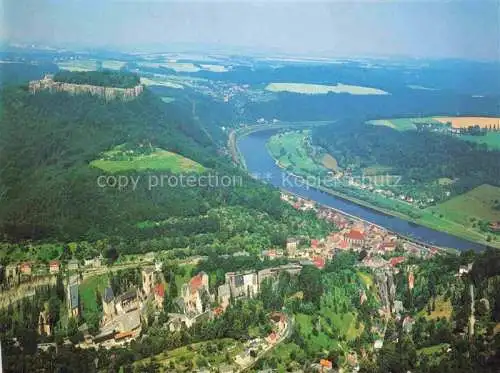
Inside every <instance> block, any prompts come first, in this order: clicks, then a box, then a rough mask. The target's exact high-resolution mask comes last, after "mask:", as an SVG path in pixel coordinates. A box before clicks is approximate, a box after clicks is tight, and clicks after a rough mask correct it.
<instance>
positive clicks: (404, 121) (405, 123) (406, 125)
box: [367, 118, 442, 131]
mask: <svg viewBox="0 0 500 373" xmlns="http://www.w3.org/2000/svg"><path fill="white" fill-rule="evenodd" d="M367 123H369V124H372V125H374V126H386V127H390V128H392V129H395V130H398V131H409V130H414V129H416V127H415V123H433V124H437V125H441V124H442V123H441V122H439V121H437V120H435V119H433V118H394V119H375V120H369V121H368V122H367Z"/></svg>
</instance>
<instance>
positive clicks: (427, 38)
mask: <svg viewBox="0 0 500 373" xmlns="http://www.w3.org/2000/svg"><path fill="white" fill-rule="evenodd" d="M2 2H3V8H4V9H3V11H4V15H3V18H4V22H2V23H3V26H2V29H1V34H0V37H1V38H2V40H3V41H8V42H17V43H43V44H50V45H73V46H89V47H113V48H120V49H127V50H132V49H136V48H137V49H139V50H140V49H146V48H147V47H155V48H157V49H158V51H168V45H169V44H170V45H171V44H176V45H179V44H182V45H189V46H194V45H215V46H220V47H221V48H223V47H224V46H233V47H242V48H247V49H253V50H262V51H269V50H273V51H278V52H287V53H290V54H315V55H328V56H339V57H349V56H352V57H359V56H366V57H370V56H411V57H430V58H450V57H451V58H467V59H489V60H500V0H452V1H438V0H427V1H421V0H412V1H410V0H402V1H401V0H399V1H398V0H381V1H376V0H362V1H349V2H348V1H344V2H342V1H332V0H330V1H322V2H314V1H306V0H302V1H300V0H299V1H283V0H274V1H266V2H264V1H261V2H250V1H237V0H232V1H204V0H197V1H166V0H156V1H154V0H135V1H124V0H81V1H79V0H3V1H2V0H0V3H2Z"/></svg>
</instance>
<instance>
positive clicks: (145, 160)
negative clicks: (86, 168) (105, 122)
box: [90, 149, 205, 173]
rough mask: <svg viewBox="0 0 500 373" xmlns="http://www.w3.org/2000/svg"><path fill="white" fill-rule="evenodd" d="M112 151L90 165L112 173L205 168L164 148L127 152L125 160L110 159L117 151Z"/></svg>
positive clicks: (180, 171)
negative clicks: (133, 152) (134, 152)
mask: <svg viewBox="0 0 500 373" xmlns="http://www.w3.org/2000/svg"><path fill="white" fill-rule="evenodd" d="M111 152H112V153H109V152H108V153H105V154H104V157H103V159H97V160H94V161H92V162H91V163H90V165H91V166H92V167H97V168H100V169H101V170H104V171H106V172H110V173H116V172H125V171H145V170H158V171H170V172H173V173H182V172H203V171H204V169H205V168H204V167H203V166H202V165H201V164H199V163H197V162H195V161H193V160H191V159H189V158H185V157H183V156H181V155H179V154H176V153H172V152H169V151H167V150H163V149H155V151H154V152H153V153H151V154H147V155H130V156H129V155H128V154H127V155H126V156H125V157H124V159H123V160H114V159H113V158H112V159H110V158H109V156H110V155H113V154H114V152H116V151H113V150H112V151H111Z"/></svg>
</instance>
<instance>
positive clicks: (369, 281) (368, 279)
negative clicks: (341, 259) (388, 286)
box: [356, 271, 373, 289]
mask: <svg viewBox="0 0 500 373" xmlns="http://www.w3.org/2000/svg"><path fill="white" fill-rule="evenodd" d="M356 273H357V274H358V276H359V278H360V279H361V281H362V282H363V284H365V286H366V287H367V288H369V289H371V288H372V286H373V276H372V275H370V274H368V273H366V272H361V271H358V272H356Z"/></svg>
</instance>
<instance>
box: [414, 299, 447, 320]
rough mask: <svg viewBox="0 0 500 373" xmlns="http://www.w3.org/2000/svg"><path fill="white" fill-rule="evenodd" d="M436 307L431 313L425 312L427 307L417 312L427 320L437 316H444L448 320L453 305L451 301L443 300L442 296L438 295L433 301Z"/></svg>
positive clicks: (434, 318)
mask: <svg viewBox="0 0 500 373" xmlns="http://www.w3.org/2000/svg"><path fill="white" fill-rule="evenodd" d="M435 305H436V308H435V309H434V311H431V313H430V314H429V315H428V314H427V307H424V309H423V310H421V311H420V312H419V313H418V314H419V316H423V317H425V318H426V319H427V320H436V319H438V318H445V319H448V320H450V318H451V314H452V312H453V306H452V305H451V301H450V300H449V299H448V300H444V297H443V296H438V297H437V298H436V301H435Z"/></svg>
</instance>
